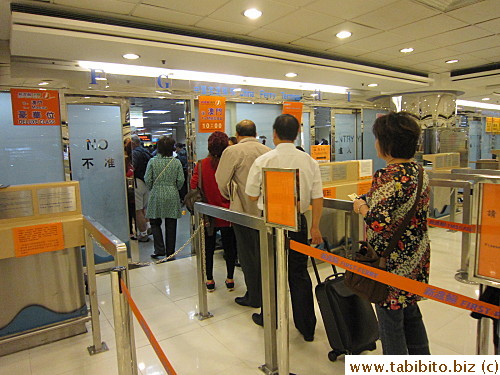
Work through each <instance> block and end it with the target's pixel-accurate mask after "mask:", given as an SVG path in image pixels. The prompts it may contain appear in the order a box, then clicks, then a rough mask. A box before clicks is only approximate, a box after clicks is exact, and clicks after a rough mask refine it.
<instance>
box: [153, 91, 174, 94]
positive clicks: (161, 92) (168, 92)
mask: <svg viewBox="0 0 500 375" xmlns="http://www.w3.org/2000/svg"><path fill="white" fill-rule="evenodd" d="M156 92H157V93H158V94H167V95H172V93H171V92H170V91H166V90H164V91H162V90H156Z"/></svg>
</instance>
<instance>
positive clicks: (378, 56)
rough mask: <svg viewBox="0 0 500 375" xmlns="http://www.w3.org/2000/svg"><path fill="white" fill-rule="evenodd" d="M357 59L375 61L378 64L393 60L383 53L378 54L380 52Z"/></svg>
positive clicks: (370, 53) (360, 56) (363, 55)
mask: <svg viewBox="0 0 500 375" xmlns="http://www.w3.org/2000/svg"><path fill="white" fill-rule="evenodd" d="M357 58H358V59H361V60H364V61H374V62H377V63H381V62H386V61H388V60H391V58H390V57H388V56H387V55H385V54H383V53H378V52H369V53H365V54H362V55H359V56H357Z"/></svg>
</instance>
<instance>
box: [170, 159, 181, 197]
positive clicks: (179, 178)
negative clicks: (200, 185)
mask: <svg viewBox="0 0 500 375" xmlns="http://www.w3.org/2000/svg"><path fill="white" fill-rule="evenodd" d="M172 163H176V164H177V190H181V189H182V185H184V171H183V170H182V164H181V161H180V160H179V159H175V160H174V161H172Z"/></svg>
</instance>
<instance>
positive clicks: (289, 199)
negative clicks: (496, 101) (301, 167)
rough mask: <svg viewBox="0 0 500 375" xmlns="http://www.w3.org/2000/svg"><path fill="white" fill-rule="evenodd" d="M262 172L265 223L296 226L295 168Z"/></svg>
mask: <svg viewBox="0 0 500 375" xmlns="http://www.w3.org/2000/svg"><path fill="white" fill-rule="evenodd" d="M264 173H265V180H266V184H265V189H266V191H265V194H266V195H265V197H266V198H265V205H266V209H265V213H266V223H269V224H278V225H283V226H287V227H292V228H294V227H296V225H297V205H296V201H295V183H296V174H295V170H294V171H290V172H288V171H283V172H281V171H280V172H278V171H264Z"/></svg>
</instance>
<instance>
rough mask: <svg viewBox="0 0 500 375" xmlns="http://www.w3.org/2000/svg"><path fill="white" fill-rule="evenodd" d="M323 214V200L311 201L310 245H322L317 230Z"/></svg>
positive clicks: (321, 238) (321, 239) (321, 237)
mask: <svg viewBox="0 0 500 375" xmlns="http://www.w3.org/2000/svg"><path fill="white" fill-rule="evenodd" d="M322 213H323V198H316V199H313V200H312V224H311V230H310V232H311V238H312V240H311V243H312V244H313V245H319V244H321V243H323V236H322V235H321V231H320V230H319V222H320V220H321V215H322Z"/></svg>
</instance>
